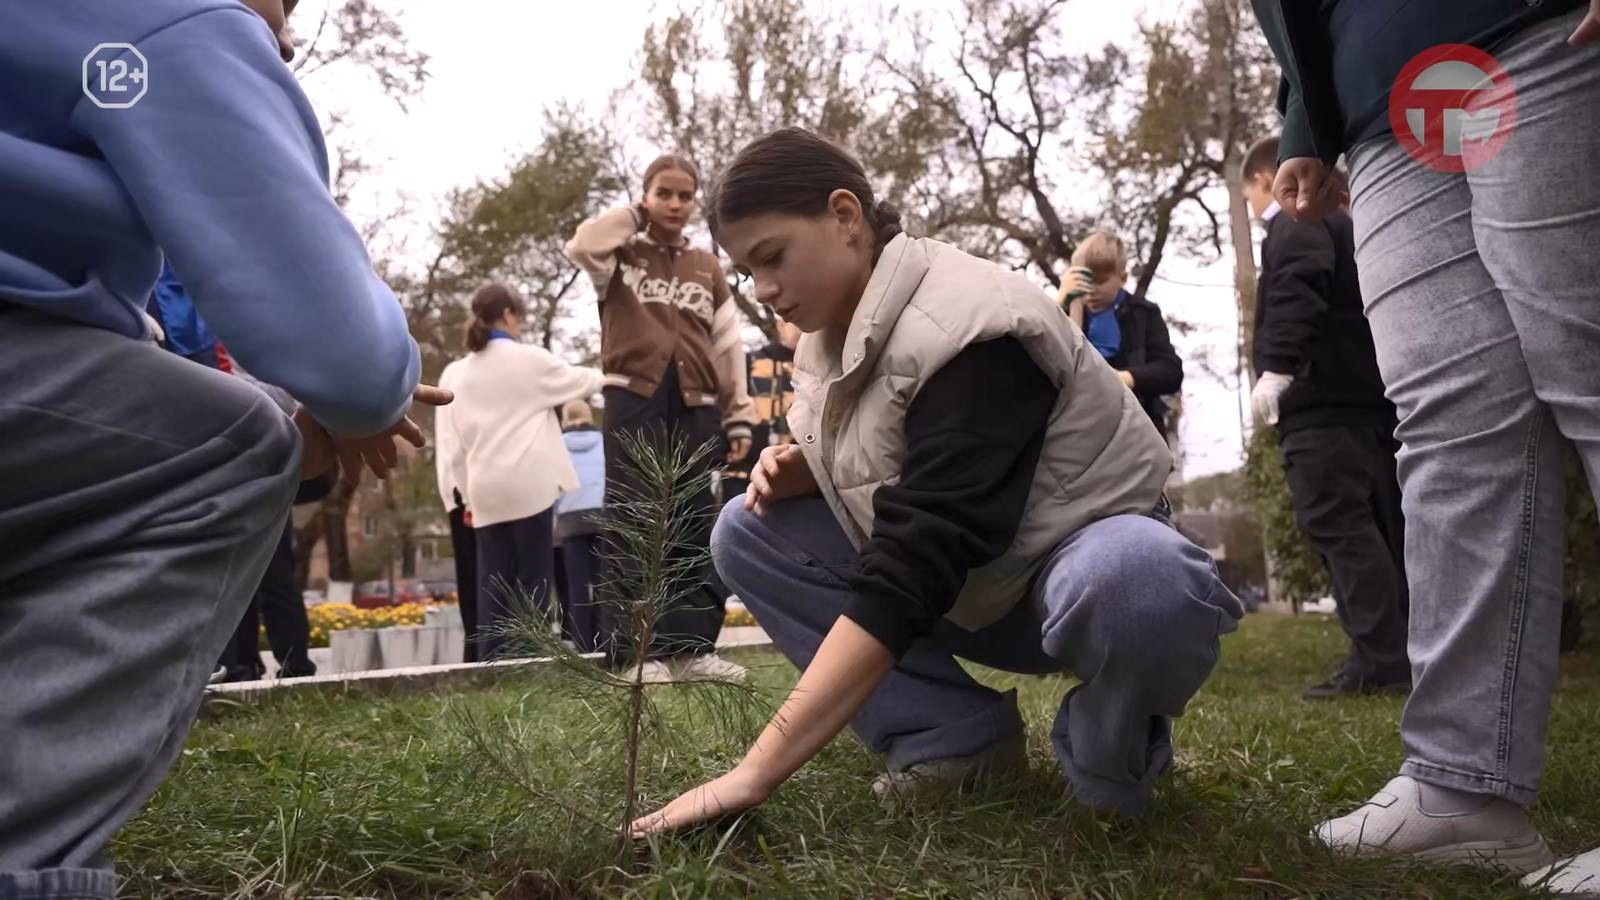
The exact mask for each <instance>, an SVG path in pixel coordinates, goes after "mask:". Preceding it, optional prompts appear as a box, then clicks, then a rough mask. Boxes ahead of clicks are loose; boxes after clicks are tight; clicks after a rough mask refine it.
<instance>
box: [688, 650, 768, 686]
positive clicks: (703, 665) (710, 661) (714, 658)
mask: <svg viewBox="0 0 1600 900" xmlns="http://www.w3.org/2000/svg"><path fill="white" fill-rule="evenodd" d="M673 662H674V664H675V665H676V668H677V670H678V680H679V681H729V682H732V683H734V684H744V683H745V682H747V681H749V680H750V672H749V670H748V669H746V668H745V667H744V666H741V665H739V664H738V663H734V662H728V661H727V660H725V659H723V658H722V657H720V656H718V655H716V654H715V653H702V654H698V655H695V656H688V657H683V658H681V659H678V660H674V661H673Z"/></svg>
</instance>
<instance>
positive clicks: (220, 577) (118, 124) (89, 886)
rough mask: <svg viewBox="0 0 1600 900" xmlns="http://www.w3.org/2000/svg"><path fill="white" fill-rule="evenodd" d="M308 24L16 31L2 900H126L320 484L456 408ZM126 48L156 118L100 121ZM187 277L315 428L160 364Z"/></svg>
mask: <svg viewBox="0 0 1600 900" xmlns="http://www.w3.org/2000/svg"><path fill="white" fill-rule="evenodd" d="M290 5H291V6H292V4H290ZM284 16H285V13H284V3H283V2H282V0H248V3H247V5H240V4H239V3H222V2H215V3H206V2H190V0H184V2H179V0H149V2H143V3H136V4H105V3H100V2H92V0H61V2H58V3H52V4H50V5H48V6H39V7H31V8H29V9H27V10H23V9H21V8H20V7H17V6H15V5H5V6H0V197H3V198H5V200H4V202H0V384H4V385H5V390H4V392H3V393H0V898H4V900H53V898H72V900H83V898H90V900H99V898H107V900H109V898H112V897H114V896H116V887H117V885H116V877H115V874H114V871H113V868H112V866H111V863H110V860H109V859H108V857H107V853H106V847H107V845H108V843H109V842H110V840H111V838H112V836H113V835H115V833H116V831H117V829H118V828H120V827H121V826H122V823H124V822H125V821H127V820H128V818H129V817H131V816H132V815H134V814H135V813H136V812H138V810H139V808H140V807H141V806H143V804H144V802H145V800H146V799H147V798H149V796H150V795H151V793H152V792H154V791H155V789H156V787H157V786H158V785H159V784H160V782H161V780H162V778H163V777H164V776H165V775H166V772H167V770H168V768H169V767H170V766H171V765H172V762H173V760H174V759H175V758H176V757H177V755H178V752H179V750H180V749H181V748H182V746H183V740H184V736H185V734H186V733H187V731H188V728H189V725H190V723H191V722H192V721H193V720H194V716H195V712H196V710H197V709H198V707H199V704H200V699H201V693H202V690H203V689H204V685H205V682H206V679H207V677H208V676H209V675H210V673H211V671H212V665H213V663H214V662H215V661H216V659H217V655H218V652H219V651H220V650H221V649H222V645H223V643H224V641H225V640H226V638H227V636H228V635H229V633H230V632H232V631H233V629H234V626H235V625H237V624H238V622H239V619H240V616H241V614H242V613H243V611H244V608H245V604H246V603H247V601H248V600H249V598H250V594H251V592H253V591H254V590H255V589H256V585H258V584H259V583H260V581H261V575H262V572H263V570H264V569H265V567H266V565H267V560H268V558H269V556H270V555H271V553H272V550H273V547H274V546H275V545H276V544H277V539H278V538H279V536H280V535H281V534H282V533H283V529H284V525H285V522H286V520H287V517H288V514H289V504H290V502H291V500H292V499H293V497H294V494H295V489H296V486H297V483H298V482H299V481H300V480H301V477H303V476H315V475H318V474H319V473H322V472H325V471H327V470H328V469H329V468H330V466H331V465H332V462H333V460H334V458H335V457H338V458H339V459H340V461H341V464H342V465H344V467H345V470H346V475H347V477H348V476H355V475H357V474H358V473H359V470H360V466H361V465H362V462H363V460H364V461H365V463H366V465H368V466H369V467H371V468H372V470H373V471H374V472H376V473H378V474H379V475H380V476H381V475H383V474H385V473H386V472H387V471H388V470H389V469H390V467H392V466H393V465H394V462H395V458H396V455H397V454H396V448H395V446H394V440H395V439H396V438H397V437H398V438H404V439H406V440H409V441H411V442H412V443H414V444H417V445H418V446H421V440H422V434H421V431H420V430H419V429H417V427H416V425H415V423H413V422H411V420H410V419H409V418H408V417H407V415H406V413H407V411H408V410H409V408H410V406H411V402H412V399H413V396H414V395H415V397H416V398H417V399H420V400H424V401H428V402H436V403H437V402H444V401H446V400H447V399H448V397H447V395H446V394H442V393H439V392H437V391H436V390H434V389H432V388H426V387H422V386H419V385H418V384H417V379H418V374H419V371H420V358H419V355H418V352H417V347H416V344H415V343H414V342H413V341H412V340H411V337H410V335H409V334H408V332H407V328H406V320H405V315H404V312H403V311H402V310H401V308H400V306H399V304H398V303H397V302H396V301H395V297H394V295H393V294H392V293H391V292H390V291H389V289H388V288H387V287H386V286H385V285H384V284H383V283H382V281H380V280H379V279H378V277H377V275H376V274H375V273H374V272H373V270H372V264H371V261H370V260H369V259H368V257H367V254H366V250H365V248H364V247H363V245H362V243H361V238H360V235H359V234H358V233H357V232H356V230H355V228H354V227H353V226H351V224H350V223H349V221H348V220H346V219H345V218H344V215H343V213H341V212H340V211H339V209H338V207H337V205H336V204H335V203H334V202H333V198H332V196H331V195H330V193H329V191H328V184H327V154H326V149H325V148H324V147H323V144H322V134H321V131H320V128H319V127H318V125H317V122H316V117H315V115H314V114H312V112H311V107H310V103H309V101H308V100H307V99H306V97H305V95H304V93H303V92H301V90H300V88H299V86H298V84H297V83H296V82H295V79H294V76H293V73H291V72H290V71H289V69H288V67H287V66H286V65H285V64H284V63H285V59H286V58H287V57H289V56H292V48H293V44H292V42H291V41H290V40H289V37H288V34H287V32H286V30H285V25H284ZM107 40H112V41H115V40H123V41H135V40H136V41H138V42H139V45H138V47H137V48H136V49H138V50H139V51H140V54H141V55H140V57H138V58H137V59H136V58H135V57H134V56H133V53H132V51H130V50H128V49H126V48H125V47H124V48H122V49H120V50H119V49H117V48H115V47H113V48H111V50H110V51H109V52H115V53H117V54H118V57H117V59H116V60H115V61H116V62H117V63H120V64H122V65H124V66H129V67H131V66H134V65H148V66H149V67H150V68H151V69H152V70H159V74H157V75H155V76H154V77H153V78H152V79H151V82H152V83H151V84H149V85H148V87H149V90H148V92H147V94H146V95H144V96H142V97H137V98H135V102H128V101H127V100H126V99H125V98H124V99H122V100H115V99H114V98H113V101H111V105H105V106H102V105H101V103H100V102H91V100H95V101H105V100H106V98H102V97H99V96H98V95H96V96H95V97H93V98H86V97H84V96H83V90H84V89H83V88H82V87H81V86H80V85H81V81H80V67H81V69H82V70H87V69H88V68H89V64H88V62H86V61H84V54H85V52H88V51H90V50H91V49H92V48H94V47H95V45H96V43H97V42H100V41H107ZM103 49H104V48H103ZM95 52H100V51H95ZM138 59H143V60H145V62H144V63H139V62H138ZM103 61H104V60H103ZM135 71H137V70H135ZM163 256H165V257H167V258H170V259H171V261H172V266H173V268H174V269H175V270H176V271H177V272H178V273H180V274H181V275H182V276H183V277H184V278H185V279H186V284H187V286H188V287H189V289H190V291H192V293H193V295H194V300H195V306H196V308H197V309H198V310H199V312H200V313H201V314H202V315H204V316H205V318H206V320H207V321H208V322H210V323H211V325H212V326H213V327H215V328H216V330H217V332H218V333H219V335H220V336H221V338H222V339H223V340H224V341H226V342H227V345H228V347H229V349H230V350H231V351H232V353H233V354H234V355H235V356H236V357H237V358H238V359H239V361H240V362H241V363H242V364H243V365H244V366H245V367H247V368H249V369H250V370H251V372H253V373H254V374H255V375H256V376H257V377H258V378H260V379H261V380H262V381H263V382H266V383H268V384H272V385H276V386H277V387H279V388H282V389H284V390H285V391H287V393H288V394H289V395H290V396H292V397H293V398H294V399H295V400H296V401H297V402H298V407H297V408H295V409H294V411H293V413H292V414H286V412H285V410H283V409H280V408H279V407H278V406H277V405H276V404H275V403H274V402H273V400H271V399H269V398H268V396H267V394H266V393H264V392H263V391H261V390H258V389H257V388H256V387H253V386H252V385H250V384H248V383H246V382H245V381H244V380H242V379H239V378H234V377H231V376H229V375H227V374H224V373H222V372H219V371H216V370H214V369H208V368H205V367H203V366H200V365H196V364H195V363H193V362H190V361H187V360H184V359H181V358H179V357H177V356H174V355H172V354H170V353H167V352H165V351H163V350H161V349H160V348H158V347H157V346H156V345H155V343H154V342H153V341H151V340H150V339H149V338H150V335H151V329H150V327H149V325H148V323H147V320H146V319H145V318H144V316H143V313H142V310H143V307H144V305H145V301H146V299H147V298H148V297H149V296H150V292H151V290H152V289H153V288H154V286H155V284H156V278H157V276H158V274H159V273H160V271H161V268H162V259H163Z"/></svg>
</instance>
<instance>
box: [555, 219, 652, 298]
mask: <svg viewBox="0 0 1600 900" xmlns="http://www.w3.org/2000/svg"><path fill="white" fill-rule="evenodd" d="M641 227H643V223H642V222H641V221H640V219H639V211H638V210H636V209H634V208H633V207H631V206H618V207H616V208H614V209H608V210H606V211H605V212H603V213H601V214H600V215H598V216H595V217H594V218H592V219H586V220H584V223H583V224H582V225H579V226H578V231H577V233H576V234H574V235H573V236H572V240H570V241H567V248H566V249H567V258H568V259H570V260H572V261H573V262H575V263H577V264H578V267H579V268H580V269H583V271H584V272H586V273H588V275H589V280H591V281H593V282H594V289H595V290H596V291H599V292H600V295H601V296H602V297H603V296H605V292H606V286H607V285H609V284H610V283H611V276H612V275H615V274H616V272H617V249H618V248H620V247H621V246H622V245H623V244H626V243H627V242H628V241H629V240H631V239H632V238H633V236H634V235H635V234H638V233H639V229H640V228H641Z"/></svg>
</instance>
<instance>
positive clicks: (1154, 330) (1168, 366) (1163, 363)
mask: <svg viewBox="0 0 1600 900" xmlns="http://www.w3.org/2000/svg"><path fill="white" fill-rule="evenodd" d="M1144 328H1145V335H1144V362H1143V363H1141V364H1140V365H1137V366H1129V367H1128V374H1129V375H1132V376H1133V389H1134V390H1136V391H1139V392H1141V393H1146V394H1151V395H1154V396H1161V395H1163V394H1176V393H1177V392H1178V391H1180V390H1182V389H1183V360H1181V359H1179V358H1178V351H1177V350H1174V349H1173V348H1172V335H1171V334H1170V333H1168V331H1167V320H1166V319H1165V318H1164V317H1163V316H1162V315H1161V307H1159V306H1156V305H1155V304H1154V303H1151V304H1150V315H1148V316H1146V317H1145V323H1144Z"/></svg>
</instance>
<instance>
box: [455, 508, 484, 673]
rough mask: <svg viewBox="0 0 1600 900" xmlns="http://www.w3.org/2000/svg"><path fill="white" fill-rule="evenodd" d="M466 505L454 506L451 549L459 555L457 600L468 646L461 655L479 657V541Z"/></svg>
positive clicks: (469, 657)
mask: <svg viewBox="0 0 1600 900" xmlns="http://www.w3.org/2000/svg"><path fill="white" fill-rule="evenodd" d="M466 516H467V510H466V507H463V506H457V507H456V508H455V509H452V510H450V552H451V553H453V554H455V559H456V604H457V606H458V607H459V608H460V610H461V629H462V631H464V632H466V643H467V646H466V649H465V650H464V651H463V652H462V656H461V658H462V659H463V660H465V661H466V662H477V661H478V643H477V636H478V542H477V540H476V539H475V535H474V534H473V528H472V526H470V525H468V524H467V522H466Z"/></svg>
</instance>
